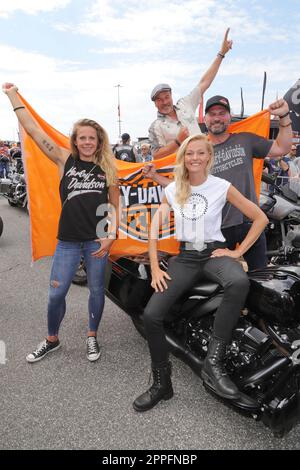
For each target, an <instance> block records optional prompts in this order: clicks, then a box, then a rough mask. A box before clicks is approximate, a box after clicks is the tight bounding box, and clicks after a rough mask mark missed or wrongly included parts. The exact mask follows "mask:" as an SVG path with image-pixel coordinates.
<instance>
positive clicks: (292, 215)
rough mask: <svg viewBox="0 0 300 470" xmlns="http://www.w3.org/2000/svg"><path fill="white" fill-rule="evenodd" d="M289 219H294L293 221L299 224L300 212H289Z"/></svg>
mask: <svg viewBox="0 0 300 470" xmlns="http://www.w3.org/2000/svg"><path fill="white" fill-rule="evenodd" d="M289 219H294V220H296V221H297V222H299V223H300V211H298V210H297V209H295V210H294V211H292V212H290V213H289Z"/></svg>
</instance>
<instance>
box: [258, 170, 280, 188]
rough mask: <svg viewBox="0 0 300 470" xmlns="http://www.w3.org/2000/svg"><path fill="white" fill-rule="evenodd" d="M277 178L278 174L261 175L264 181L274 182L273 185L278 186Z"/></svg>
mask: <svg viewBox="0 0 300 470" xmlns="http://www.w3.org/2000/svg"><path fill="white" fill-rule="evenodd" d="M276 178H277V174H274V175H268V174H267V173H263V174H262V177H261V179H262V181H263V182H264V183H267V184H273V185H275V186H277V184H276Z"/></svg>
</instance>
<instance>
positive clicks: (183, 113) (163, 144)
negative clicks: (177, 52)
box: [149, 28, 232, 159]
mask: <svg viewBox="0 0 300 470" xmlns="http://www.w3.org/2000/svg"><path fill="white" fill-rule="evenodd" d="M228 34H229V28H228V29H227V31H226V33H225V36H224V39H223V42H222V45H221V49H220V52H218V54H217V57H216V58H215V60H214V61H213V63H212V65H211V66H210V67H209V69H208V70H207V72H206V73H205V74H204V75H203V77H202V78H201V80H200V82H199V83H198V84H197V86H196V87H195V88H194V89H193V90H192V91H191V93H190V94H189V95H187V96H185V97H184V98H181V99H180V100H179V101H177V103H176V105H174V104H173V99H172V90H171V87H170V85H168V84H167V83H159V84H158V85H156V86H155V87H154V88H153V90H152V93H151V100H152V101H154V104H155V106H156V108H157V109H158V113H157V119H156V120H155V121H154V122H153V123H152V124H151V126H150V128H149V140H150V143H151V151H152V154H153V158H154V159H157V158H162V157H166V156H167V155H170V154H171V153H174V152H176V151H177V149H178V147H179V146H180V144H181V142H183V141H184V139H186V137H188V136H189V135H193V134H199V132H201V131H200V127H199V124H198V121H197V118H196V116H195V112H196V109H197V107H198V106H199V104H200V102H201V100H202V98H203V94H204V92H205V91H206V90H207V89H208V88H209V87H210V85H211V83H212V82H213V80H214V78H215V76H216V75H217V72H218V70H219V67H220V65H221V62H222V60H223V58H224V57H225V54H227V52H228V51H229V50H230V49H231V47H232V41H231V40H228Z"/></svg>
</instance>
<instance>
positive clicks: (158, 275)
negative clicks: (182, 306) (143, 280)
mask: <svg viewBox="0 0 300 470" xmlns="http://www.w3.org/2000/svg"><path fill="white" fill-rule="evenodd" d="M169 212H170V206H169V204H168V201H167V198H166V197H164V198H163V200H162V203H161V205H160V206H159V209H158V210H157V211H156V213H155V214H154V217H153V219H152V223H151V227H150V231H149V232H150V233H149V241H148V248H149V258H150V265H151V274H152V282H151V286H152V287H153V289H155V292H163V291H164V290H165V289H167V288H168V284H167V283H166V279H168V280H169V281H170V280H171V278H170V276H169V275H168V274H167V273H166V272H165V271H163V270H162V269H160V267H159V263H158V256H157V239H158V234H159V229H160V227H161V225H162V223H163V222H164V221H165V220H166V218H167V216H168V214H169Z"/></svg>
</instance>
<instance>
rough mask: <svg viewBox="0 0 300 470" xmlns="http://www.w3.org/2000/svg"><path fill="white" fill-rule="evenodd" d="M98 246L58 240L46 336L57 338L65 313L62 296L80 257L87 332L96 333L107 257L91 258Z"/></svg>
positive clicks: (67, 287) (102, 302)
mask: <svg viewBox="0 0 300 470" xmlns="http://www.w3.org/2000/svg"><path fill="white" fill-rule="evenodd" d="M99 248H100V245H99V243H98V242H95V241H93V240H92V241H84V242H66V241H61V240H59V241H58V244H57V247H56V250H55V254H54V259H53V265H52V270H51V275H50V290H49V300H48V335H49V336H57V335H58V331H59V327H60V324H61V322H62V320H63V318H64V316H65V312H66V295H67V293H68V290H69V288H70V285H71V282H72V279H73V277H74V275H75V273H76V271H77V268H78V266H79V262H80V257H81V256H83V257H84V261H85V266H86V270H87V279H88V288H89V291H90V295H89V301H88V311H89V331H94V332H96V331H97V330H98V327H99V323H100V320H101V316H102V312H103V308H104V274H105V266H106V263H107V256H105V257H103V258H95V257H93V256H91V254H92V253H93V252H94V251H96V250H98V249H99Z"/></svg>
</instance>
